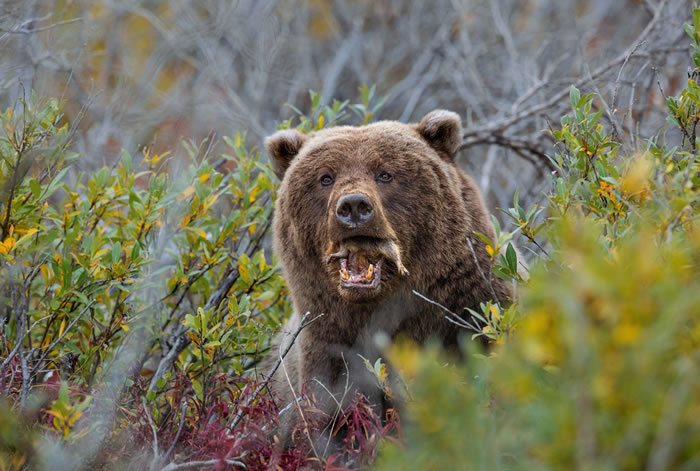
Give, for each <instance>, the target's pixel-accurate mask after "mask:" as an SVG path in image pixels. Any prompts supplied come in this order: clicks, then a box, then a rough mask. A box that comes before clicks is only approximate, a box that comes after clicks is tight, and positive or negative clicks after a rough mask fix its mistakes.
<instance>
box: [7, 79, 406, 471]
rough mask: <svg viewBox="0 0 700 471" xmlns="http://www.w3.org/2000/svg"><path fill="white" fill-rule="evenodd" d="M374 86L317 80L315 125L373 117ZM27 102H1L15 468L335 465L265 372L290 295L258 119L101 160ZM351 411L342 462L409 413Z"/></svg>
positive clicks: (56, 112)
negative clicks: (286, 412)
mask: <svg viewBox="0 0 700 471" xmlns="http://www.w3.org/2000/svg"><path fill="white" fill-rule="evenodd" d="M361 95H362V97H363V100H364V101H363V103H362V104H359V105H349V104H348V103H347V102H344V103H340V102H335V103H334V105H333V106H329V107H325V106H321V104H320V103H319V100H318V96H317V95H315V94H313V93H312V98H313V97H314V96H316V98H315V99H313V107H312V111H311V114H310V116H309V117H307V116H305V115H303V114H301V113H300V124H299V128H300V129H302V130H306V131H309V130H311V129H312V128H311V127H310V126H311V124H312V125H313V128H320V127H322V126H324V119H325V121H326V123H327V124H328V123H330V124H333V123H335V122H340V121H342V120H344V119H347V118H349V115H348V113H347V111H346V110H351V111H353V112H354V113H355V114H356V115H357V118H358V119H359V120H363V121H367V120H369V119H371V117H372V112H373V111H372V109H376V106H377V105H372V107H373V108H370V102H371V101H372V97H373V95H374V89H369V88H367V87H364V88H363V89H362V90H361ZM16 108H17V109H16V110H15V109H9V110H8V111H7V112H6V113H4V114H3V115H2V117H1V118H0V119H1V120H2V123H1V124H2V128H3V129H4V130H5V134H4V136H2V137H0V153H1V154H2V161H0V180H1V181H2V182H3V186H2V198H1V199H0V201H1V202H0V205H1V206H0V279H1V280H2V287H3V288H2V292H0V296H1V298H0V303H1V305H2V311H1V312H0V352H2V354H1V355H0V370H1V371H2V380H0V397H2V399H3V404H7V405H9V406H10V408H3V409H0V416H1V417H2V418H3V420H0V424H2V425H0V463H3V464H2V468H0V469H4V467H5V466H6V464H7V467H8V469H19V468H21V467H23V466H27V465H29V466H41V465H42V463H43V466H44V467H48V468H55V467H56V466H58V463H63V464H64V465H65V467H66V468H73V467H76V466H79V465H88V464H89V465H91V466H93V465H94V466H102V467H104V466H109V464H110V463H112V462H116V463H121V465H122V466H126V464H127V463H129V464H130V466H131V467H132V468H134V469H140V468H142V467H148V466H152V467H154V468H155V469H159V468H160V467H163V466H167V465H168V463H172V462H177V461H182V460H183V459H187V460H189V461H188V463H190V464H193V462H192V457H193V456H194V457H195V458H196V460H195V462H194V464H197V463H199V465H200V466H204V465H221V464H224V463H228V464H230V465H233V466H236V465H237V463H243V464H245V465H246V466H247V467H248V469H268V467H270V466H280V467H282V468H283V469H296V468H298V467H299V466H301V465H302V464H304V463H306V465H307V466H317V467H321V466H323V465H324V463H325V462H326V460H325V459H320V458H314V459H312V460H311V461H309V456H310V455H311V451H312V450H311V449H310V447H309V443H308V440H306V438H304V439H302V440H299V443H297V444H296V446H295V447H294V448H293V449H291V450H282V449H280V446H279V444H278V443H277V442H275V440H274V439H273V433H274V430H275V427H276V426H277V413H278V411H277V409H276V406H275V404H274V403H273V402H272V401H270V398H268V397H265V396H262V395H260V392H261V387H260V386H261V385H260V384H258V383H257V382H256V379H255V376H254V375H252V374H251V373H253V372H254V369H253V368H254V366H255V364H256V363H257V361H258V360H259V359H260V357H261V356H262V355H263V354H264V353H265V352H266V350H267V348H268V344H269V341H270V338H271V336H272V334H273V333H274V332H276V331H277V330H279V328H280V320H281V318H282V317H284V316H285V315H287V314H288V312H289V306H288V304H287V297H286V291H285V287H284V283H283V280H282V278H281V276H280V272H279V269H278V267H277V265H276V262H275V261H274V260H272V259H271V256H270V253H269V247H268V244H269V241H268V238H267V237H266V235H267V233H268V229H269V225H270V222H271V211H272V207H273V204H272V203H273V202H274V197H275V196H274V192H273V188H274V182H275V177H274V176H273V173H272V171H271V170H270V168H269V167H268V165H266V164H262V163H261V162H260V154H259V153H258V152H256V151H255V149H249V148H248V146H247V145H246V140H245V134H236V135H235V136H234V138H232V139H230V138H224V139H223V141H224V142H223V144H222V145H223V146H224V151H223V152H222V153H220V154H219V155H216V156H215V155H214V151H213V149H214V148H215V147H216V146H217V145H220V143H217V142H214V141H213V140H212V139H207V140H205V141H204V142H202V143H201V144H200V145H195V144H194V143H191V142H184V143H183V147H184V150H185V152H184V154H185V156H184V157H180V158H178V159H176V158H175V157H174V156H172V155H171V154H169V153H161V154H154V153H152V152H151V151H150V150H149V149H144V150H143V152H142V153H141V154H140V155H137V156H132V155H130V154H129V153H128V152H126V151H124V152H123V153H122V156H121V160H120V161H119V162H118V163H117V164H116V165H114V166H113V167H111V168H110V167H103V168H101V169H99V170H98V171H96V172H94V173H91V174H86V173H84V172H81V171H79V169H80V167H81V160H82V158H81V156H80V155H78V154H75V153H73V152H70V151H69V150H68V148H69V144H70V137H71V135H72V132H73V130H72V129H71V127H70V125H69V124H68V123H66V122H65V120H64V119H63V116H62V114H61V104H59V103H58V102H57V101H56V100H50V101H48V102H47V103H46V104H45V105H44V106H40V105H39V100H38V99H36V98H33V99H32V100H29V101H26V102H25V101H22V102H20V103H19V104H18V106H17V107H16ZM290 124H291V121H289V122H287V123H286V125H287V126H289V125H290ZM283 125H285V124H283ZM307 128H308V129H307ZM183 159H184V163H183ZM173 176H175V178H173ZM310 407H312V405H311V404H310ZM13 411H16V412H19V413H20V416H15V412H13ZM319 424H321V422H320V421H319ZM343 425H344V427H345V429H346V430H350V431H352V433H351V435H349V436H348V437H352V439H350V438H349V439H348V440H346V441H345V443H344V445H343V446H342V447H341V449H340V450H337V451H336V453H335V454H334V456H331V457H330V458H328V460H329V461H328V463H331V465H332V466H335V467H336V468H338V467H339V466H340V464H339V463H341V462H342V463H345V464H346V465H351V463H353V462H357V463H367V462H368V459H370V458H371V457H372V456H374V453H375V452H374V450H375V449H376V446H377V441H378V438H379V437H381V436H383V435H384V434H387V433H390V431H392V430H396V427H398V422H396V421H394V420H390V421H389V422H387V423H386V424H384V423H383V422H382V421H381V420H380V419H379V417H377V416H376V414H374V412H373V411H372V409H371V408H369V407H368V405H367V402H366V400H364V398H361V397H358V398H357V400H356V401H354V402H353V404H352V405H351V406H350V407H349V408H348V411H347V413H346V415H345V416H344V419H343ZM18 429H19V430H21V431H22V432H21V433H19V434H16V431H17V430H18ZM345 429H344V430H345ZM37 441H40V443H41V445H39V446H37V443H38V442H37ZM46 460H51V461H46ZM333 463H335V464H333ZM173 466H174V465H173ZM59 467H60V466H59ZM338 469H339V468H338Z"/></svg>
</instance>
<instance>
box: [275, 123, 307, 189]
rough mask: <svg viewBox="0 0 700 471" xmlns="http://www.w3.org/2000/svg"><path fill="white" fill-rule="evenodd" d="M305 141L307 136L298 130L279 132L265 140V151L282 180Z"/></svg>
mask: <svg viewBox="0 0 700 471" xmlns="http://www.w3.org/2000/svg"><path fill="white" fill-rule="evenodd" d="M305 141H306V136H305V135H304V134H302V133H300V132H299V131H297V130H296V129H284V130H282V131H277V132H276V133H274V134H273V135H272V136H268V137H267V138H265V150H267V155H269V156H270V165H272V170H274V171H275V174H276V175H277V177H278V178H279V179H280V180H282V177H284V172H286V171H287V168H288V167H289V164H290V163H292V160H293V159H294V157H296V156H297V154H298V153H299V150H300V149H301V146H302V145H304V142H305Z"/></svg>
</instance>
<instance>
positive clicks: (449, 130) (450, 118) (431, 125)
mask: <svg viewBox="0 0 700 471" xmlns="http://www.w3.org/2000/svg"><path fill="white" fill-rule="evenodd" d="M416 130H417V131H418V133H420V135H421V136H423V139H425V140H426V141H427V142H428V144H430V147H432V148H433V149H435V150H436V151H438V154H440V157H442V158H443V159H445V160H448V161H450V162H454V160H455V157H456V156H457V152H459V146H460V145H461V144H462V120H461V119H459V115H457V113H453V112H452V111H447V110H435V111H431V112H430V113H428V114H427V115H425V116H424V117H423V119H422V120H421V121H420V123H418V124H416Z"/></svg>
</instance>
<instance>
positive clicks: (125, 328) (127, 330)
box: [119, 324, 129, 332]
mask: <svg viewBox="0 0 700 471" xmlns="http://www.w3.org/2000/svg"><path fill="white" fill-rule="evenodd" d="M119 327H121V328H122V329H123V330H124V332H129V326H128V325H126V324H119Z"/></svg>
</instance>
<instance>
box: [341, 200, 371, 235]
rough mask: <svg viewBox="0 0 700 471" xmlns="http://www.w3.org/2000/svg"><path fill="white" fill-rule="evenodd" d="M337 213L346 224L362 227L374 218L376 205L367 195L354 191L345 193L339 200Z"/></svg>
mask: <svg viewBox="0 0 700 471" xmlns="http://www.w3.org/2000/svg"><path fill="white" fill-rule="evenodd" d="M335 215H336V216H337V217H338V220H339V221H340V222H342V223H343V224H345V225H346V226H350V227H360V226H364V225H365V224H367V223H368V222H369V221H370V220H371V219H372V216H373V215H374V207H373V206H372V202H371V201H370V200H369V198H367V197H366V196H365V195H361V194H359V193H353V194H350V195H345V196H343V197H341V198H340V199H339V200H338V206H336V208H335Z"/></svg>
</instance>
